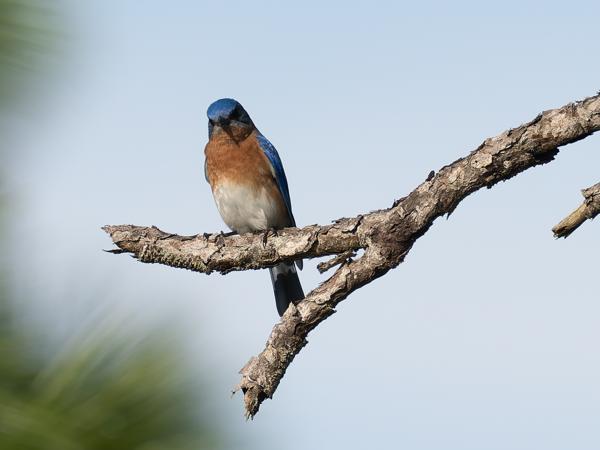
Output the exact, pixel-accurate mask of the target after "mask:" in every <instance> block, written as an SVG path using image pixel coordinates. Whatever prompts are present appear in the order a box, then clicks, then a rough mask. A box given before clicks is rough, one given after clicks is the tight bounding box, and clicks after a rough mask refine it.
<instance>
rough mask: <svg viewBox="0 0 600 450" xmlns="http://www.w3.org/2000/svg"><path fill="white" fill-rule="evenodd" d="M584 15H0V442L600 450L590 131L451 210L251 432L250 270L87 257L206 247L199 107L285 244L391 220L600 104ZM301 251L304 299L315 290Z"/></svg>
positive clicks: (258, 275)
mask: <svg viewBox="0 0 600 450" xmlns="http://www.w3.org/2000/svg"><path fill="white" fill-rule="evenodd" d="M599 13H600V6H599V4H598V3H597V2H592V1H588V2H578V1H575V2H569V3H568V4H563V3H562V2H543V3H542V2H539V3H537V2H516V1H510V0H509V1H508V2H503V3H502V4H498V5H496V6H490V5H485V4H483V3H480V2H468V1H459V2H454V3H452V4H445V3H441V2H440V3H435V2H421V3H419V4H416V3H415V4H402V3H400V2H385V1H381V2H370V3H369V4H368V5H367V4H366V3H360V2H337V1H332V2H328V3H327V4H323V3H321V2H313V1H307V2H302V3H301V4H300V3H298V4H294V5H292V4H288V5H284V4H282V3H280V2H274V1H256V2H237V1H230V2H225V3H223V2H220V3H219V2H192V1H178V2H170V3H168V4H167V3H166V2H158V1H146V2H134V1H116V0H107V1H88V2H77V1H74V0H71V1H69V0H63V1H42V0H0V61H1V62H0V132H1V133H2V145H1V147H0V157H1V158H2V164H1V165H0V189H1V191H0V195H1V197H0V201H1V203H0V214H1V228H2V234H1V235H0V239H1V241H2V245H3V249H4V251H3V252H2V257H1V258H2V259H1V263H2V266H1V268H0V269H1V270H0V275H1V276H0V326H1V328H0V364H1V367H0V370H1V372H0V379H1V382H0V397H1V398H0V448H2V449H5V448H6V449H61V450H64V449H96V448H97V449H107V448H111V449H159V448H160V449H163V448H168V449H179V448H182V449H183V448H185V449H188V448H189V449H201V448H211V449H212V448H260V449H265V450H267V449H282V448H285V449H305V448H314V449H316V448H345V449H363V448H367V447H368V448H396V447H397V448H410V449H414V450H425V449H427V450H428V449H438V448H445V449H461V450H465V449H481V448H486V449H499V450H500V449H502V450H507V449H530V448H544V449H547V450H551V449H564V448H577V449H580V450H587V449H590V450H591V449H597V448H600V431H599V430H600V381H599V380H600V356H599V354H598V351H597V343H598V341H599V339H600V328H599V327H598V320H599V319H600V302H599V301H598V300H599V295H598V292H597V287H595V284H596V285H597V283H595V279H596V277H597V272H598V270H597V269H598V248H599V244H600V234H599V232H598V223H595V222H592V223H586V224H585V225H584V226H583V227H582V228H581V229H579V230H577V232H576V233H574V234H573V235H572V236H571V237H570V238H569V239H568V240H566V241H562V240H561V241H555V240H553V239H552V234H551V231H550V229H551V227H552V226H553V225H555V224H556V223H557V222H558V221H559V220H560V219H561V218H563V217H564V216H565V215H566V214H567V213H568V212H570V211H571V210H573V209H574V208H575V207H576V206H578V205H579V204H580V203H581V201H582V197H581V195H580V193H579V190H580V189H581V188H584V187H588V186H590V185H592V184H594V183H596V182H598V181H599V171H598V167H599V164H600V153H599V151H598V149H599V147H600V137H599V136H592V137H590V138H588V139H585V140H584V141H582V142H579V143H576V144H573V145H571V146H569V147H568V148H565V149H563V151H561V153H560V154H559V155H558V157H557V160H556V161H555V162H553V163H551V164H549V165H548V166H545V167H541V168H536V169H533V170H531V171H529V172H527V173H525V174H522V175H520V176H518V177H517V178H515V179H513V180H511V181H510V182H507V183H503V184H501V185H498V186H496V187H494V188H493V189H492V190H489V191H485V192H478V193H476V194H474V195H472V196H471V197H469V198H468V199H467V200H466V201H464V202H463V203H462V204H461V205H460V206H459V208H458V209H457V210H456V211H455V213H454V214H453V215H452V216H451V218H450V219H449V220H439V221H438V222H436V224H435V225H434V227H433V228H432V229H431V230H430V232H429V233H428V234H427V235H426V236H424V237H423V238H422V239H421V240H419V241H418V242H417V244H416V245H415V247H414V249H413V251H412V252H411V253H410V255H409V256H408V258H407V260H406V262H405V264H403V265H402V266H401V267H399V268H398V269H396V270H395V271H393V272H391V273H389V274H388V275H387V276H385V277H384V278H382V279H380V280H377V281H376V282H374V283H372V284H370V285H368V286H366V287H364V288H363V289H361V290H359V291H358V292H357V293H355V294H353V295H352V296H351V298H350V299H348V300H347V301H346V302H344V303H342V304H341V305H340V306H339V312H340V313H339V314H336V315H335V316H334V317H332V318H330V319H329V320H327V322H326V323H324V324H323V325H322V326H321V327H319V329H317V330H316V331H315V332H313V333H312V334H311V336H310V338H309V340H310V343H309V345H308V346H307V347H306V348H305V349H304V350H303V351H302V353H301V354H300V355H299V356H298V358H297V359H296V360H295V361H294V363H293V364H292V365H291V366H290V369H289V370H288V373H287V374H286V376H285V378H284V380H283V382H282V384H281V385H280V387H279V389H278V391H277V392H276V394H275V397H274V399H273V400H270V401H266V402H265V403H264V404H263V407H262V409H261V411H260V413H259V414H258V415H257V417H256V419H255V420H254V421H252V422H246V421H245V420H244V418H243V408H242V399H241V396H240V395H239V394H238V395H235V396H233V398H231V397H230V391H231V389H232V388H233V387H234V386H235V384H236V383H237V382H238V381H239V380H238V374H237V371H238V370H239V369H240V368H241V367H242V366H243V365H244V364H245V362H246V361H247V360H248V359H249V357H250V356H251V355H254V354H257V353H258V352H259V351H260V350H261V349H262V348H263V344H264V342H265V340H266V338H267V336H268V334H269V332H270V330H271V327H272V325H273V323H274V322H275V321H276V320H277V313H276V310H275V305H274V300H273V298H272V291H271V286H270V282H269V277H268V274H267V273H266V272H265V271H261V272H244V273H232V274H229V275H227V276H225V277H222V276H219V275H213V276H209V277H207V276H204V275H200V274H195V273H191V272H188V271H182V270H176V269H172V268H167V267H162V266H157V265H144V264H141V263H139V262H136V261H134V260H132V259H131V258H127V257H124V256H114V255H110V254H107V253H104V252H102V249H107V248H111V243H110V240H109V239H108V237H107V236H106V235H105V234H104V233H103V232H102V231H101V230H100V227H101V226H102V225H105V224H121V223H133V224H137V225H156V226H158V227H160V228H161V229H163V230H165V231H169V232H174V233H179V234H195V233H199V232H212V231H218V230H222V229H224V225H223V224H222V223H221V220H220V218H219V216H218V213H217V211H216V208H215V207H214V204H213V200H212V197H211V194H210V189H209V188H208V185H207V184H206V183H205V180H204V175H203V148H204V145H205V142H206V139H207V136H206V132H207V130H206V116H205V111H206V108H207V106H208V105H209V104H210V103H211V102H212V101H214V100H215V99H217V98H221V97H233V98H236V99H238V100H239V101H240V102H241V103H242V104H243V105H244V106H245V107H246V109H247V110H248V111H249V113H250V115H251V116H252V117H253V119H254V121H255V123H256V124H257V126H258V127H259V129H260V130H261V131H262V132H263V133H264V134H265V135H266V136H267V137H268V138H269V139H270V140H271V142H273V143H274V145H275V146H276V147H277V148H278V150H279V152H280V155H281V157H282V159H283V162H284V164H285V167H286V173H287V177H288V181H289V184H290V191H291V196H292V201H293V204H294V214H295V216H296V219H297V222H298V224H299V225H300V226H302V225H307V224H312V223H322V224H325V223H328V222H329V221H330V220H332V219H335V218H337V217H341V216H351V215H355V214H358V213H361V212H365V211H369V210H372V209H376V208H382V207H386V206H389V205H390V204H391V203H392V202H393V200H394V199H396V198H398V197H400V196H402V195H405V194H406V193H408V192H409V191H410V190H411V189H412V188H414V187H415V186H416V185H417V184H418V183H420V182H421V181H423V180H424V179H425V177H426V176H427V174H428V173H429V171H430V170H432V169H438V168H439V167H441V166H442V165H445V164H448V163H450V162H451V161H454V160H455V159H456V158H458V157H461V156H463V155H465V154H466V153H467V152H469V151H471V150H472V149H474V148H475V147H476V146H477V145H478V144H479V143H480V142H481V141H482V140H483V139H485V138H486V137H489V136H493V135H496V134H498V133H500V132H501V131H503V130H505V129H506V128H509V127H513V126H517V125H519V124H521V123H522V122H524V121H527V120H530V119H532V118H533V117H535V115H536V114H537V113H538V112H540V111H542V110H544V109H549V108H553V107H558V106H562V105H563V104H565V103H568V102H570V101H573V100H577V99H581V98H583V97H586V96H590V95H593V94H595V93H596V92H597V91H598V89H599V88H600V81H599V80H600V78H599V77H600V59H598V58H597V57H595V55H596V54H597V30H598V24H597V17H598V14H599ZM317 262H318V261H309V262H308V263H307V264H305V269H304V271H303V272H302V273H301V280H302V282H303V285H304V288H305V291H306V292H308V291H309V290H311V289H312V288H314V287H315V286H316V285H317V284H318V283H319V282H321V281H323V279H324V278H323V276H320V275H319V274H318V273H317V271H316V270H315V265H316V263H317Z"/></svg>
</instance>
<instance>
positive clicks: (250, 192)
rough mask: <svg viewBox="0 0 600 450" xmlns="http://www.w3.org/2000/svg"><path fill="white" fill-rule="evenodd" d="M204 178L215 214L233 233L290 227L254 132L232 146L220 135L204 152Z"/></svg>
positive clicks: (268, 165)
mask: <svg viewBox="0 0 600 450" xmlns="http://www.w3.org/2000/svg"><path fill="white" fill-rule="evenodd" d="M204 154H205V155H206V175H207V178H208V182H209V183H210V186H211V189H212V192H213V195H214V197H215V200H216V203H217V207H218V208H219V212H220V213H221V216H222V217H223V220H225V223H227V225H228V226H229V227H230V228H232V229H234V230H237V231H241V230H246V231H247V230H257V229H266V228H271V227H274V228H282V227H285V226H289V225H291V221H290V219H289V215H288V212H287V207H286V206H285V203H284V201H283V198H282V196H281V193H280V192H279V187H278V185H277V181H276V180H275V177H274V175H273V172H272V169H271V164H270V162H269V160H268V158H267V156H266V155H265V154H264V152H263V150H262V149H261V148H260V146H259V145H258V142H257V141H256V137H255V135H254V133H252V134H251V135H250V136H249V137H248V138H247V139H245V140H244V141H242V142H240V143H235V142H234V141H233V140H231V139H230V138H229V137H228V136H226V135H224V133H223V134H222V135H221V136H219V137H217V138H215V137H213V139H211V140H210V141H209V143H208V144H207V145H206V148H205V149H204Z"/></svg>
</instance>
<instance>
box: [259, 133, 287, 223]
mask: <svg viewBox="0 0 600 450" xmlns="http://www.w3.org/2000/svg"><path fill="white" fill-rule="evenodd" d="M256 139H257V140H258V145H260V148H261V149H262V151H263V152H264V153H265V155H266V156H267V158H269V162H270V163H271V166H273V170H274V171H275V179H276V180H277V185H278V186H279V192H281V195H282V196H283V201H284V202H285V206H287V210H288V216H289V218H290V221H291V225H292V226H294V227H295V226H296V221H295V220H294V215H293V214H292V202H291V200H290V191H289V190H288V184H287V179H286V178H285V172H284V170H283V164H282V163H281V159H280V158H279V154H278V153H277V150H276V149H275V147H274V146H273V144H271V143H270V142H269V140H268V139H267V138H266V137H264V136H263V135H262V134H260V133H258V135H257V137H256Z"/></svg>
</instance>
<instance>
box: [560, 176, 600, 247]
mask: <svg viewBox="0 0 600 450" xmlns="http://www.w3.org/2000/svg"><path fill="white" fill-rule="evenodd" d="M581 193H582V195H583V198H584V201H583V203H582V204H581V206H579V208H577V209H576V210H575V211H573V212H572V213H571V214H569V215H568V216H567V217H565V218H564V219H563V220H561V221H560V222H559V223H558V225H556V226H555V227H554V228H552V231H553V232H554V237H556V238H559V237H562V238H566V237H567V236H569V235H570V234H571V233H572V232H573V231H575V230H576V229H577V228H579V227H580V226H581V224H582V223H583V222H585V221H586V220H588V219H589V220H592V219H593V218H594V217H596V216H597V215H598V214H600V183H598V184H595V185H593V186H592V187H589V188H587V189H583V190H582V191H581Z"/></svg>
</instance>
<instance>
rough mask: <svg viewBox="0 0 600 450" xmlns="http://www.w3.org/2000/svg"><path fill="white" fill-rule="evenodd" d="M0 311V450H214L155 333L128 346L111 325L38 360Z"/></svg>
mask: <svg viewBox="0 0 600 450" xmlns="http://www.w3.org/2000/svg"><path fill="white" fill-rule="evenodd" d="M4 299H5V297H4V296H3V297H2V298H0V305H1V306H2V316H1V322H2V323H1V324H0V326H1V328H0V448H2V449H15V450H16V449H24V450H25V449H27V450H29V449H31V450H38V449H47V450H71V449H72V450H95V449H98V450H100V449H103V450H104V449H115V450H118V449H123V450H125V449H144V450H154V449H172V450H180V449H181V450H184V449H190V450H191V449H215V448H219V447H220V445H219V439H218V433H217V428H216V427H215V426H214V423H212V422H213V419H212V418H211V417H210V416H209V415H208V414H206V412H207V411H206V410H205V413H204V414H203V413H202V412H201V410H202V405H203V404H202V400H203V399H202V397H201V392H203V390H202V389H201V388H203V387H205V386H199V385H198V383H196V382H192V380H191V372H190V371H189V369H186V368H185V367H184V364H183V360H182V358H181V355H180V353H179V352H178V351H177V350H176V349H175V348H174V345H173V341H172V340H171V339H168V338H166V337H165V336H166V335H165V334H163V333H158V332H157V333H156V334H155V335H154V336H153V337H147V338H145V339H141V340H140V339H139V336H137V338H136V339H138V341H137V343H135V344H127V341H126V339H125V336H122V337H121V338H119V337H115V333H114V332H113V331H114V330H112V329H111V328H110V325H103V326H101V327H100V326H97V327H96V328H95V329H94V330H92V331H91V332H90V331H88V332H86V335H85V336H77V337H75V338H74V339H73V341H74V343H73V344H71V345H66V346H65V348H62V349H60V350H59V351H56V352H52V353H51V355H44V356H40V355H39V353H40V351H39V350H40V347H41V348H47V346H46V343H44V342H39V341H37V340H36V337H35V336H27V335H26V334H24V333H23V332H22V331H21V330H20V328H21V327H19V326H18V324H17V323H16V321H15V320H14V319H13V318H12V317H11V315H10V311H9V308H8V302H7V301H5V300H4Z"/></svg>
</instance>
